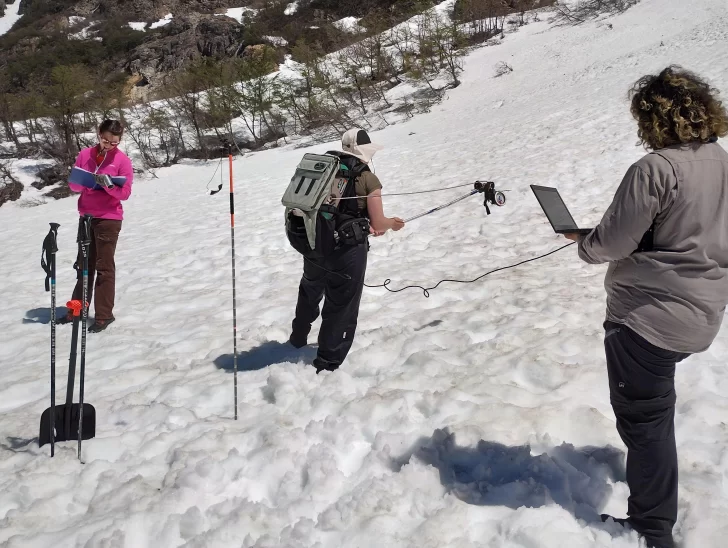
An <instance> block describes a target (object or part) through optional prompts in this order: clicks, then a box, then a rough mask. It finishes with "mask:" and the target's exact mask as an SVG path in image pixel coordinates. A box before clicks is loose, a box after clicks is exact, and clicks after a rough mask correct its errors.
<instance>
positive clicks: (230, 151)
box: [223, 139, 238, 420]
mask: <svg viewBox="0 0 728 548" xmlns="http://www.w3.org/2000/svg"><path fill="white" fill-rule="evenodd" d="M223 146H224V147H225V148H226V149H227V153H228V165H229V169H228V170H229V171H230V241H231V244H232V264H233V387H234V388H233V391H234V395H233V399H234V402H235V420H238V320H237V297H236V293H235V193H234V189H233V147H232V144H231V143H230V142H229V141H228V140H227V139H225V140H223Z"/></svg>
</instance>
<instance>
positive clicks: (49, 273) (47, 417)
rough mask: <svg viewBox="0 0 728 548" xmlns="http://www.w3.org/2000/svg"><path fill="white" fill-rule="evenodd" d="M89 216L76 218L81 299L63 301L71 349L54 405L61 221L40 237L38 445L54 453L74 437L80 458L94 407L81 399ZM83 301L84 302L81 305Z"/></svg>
mask: <svg viewBox="0 0 728 548" xmlns="http://www.w3.org/2000/svg"><path fill="white" fill-rule="evenodd" d="M91 219H92V217H91V216H90V215H84V216H82V217H81V218H80V219H79V222H78V235H77V238H76V242H77V243H78V249H79V257H81V258H82V261H81V262H82V264H81V265H78V264H75V265H74V267H75V268H77V269H78V268H79V267H80V268H81V269H82V283H83V291H82V300H81V301H78V300H71V301H69V302H68V303H66V306H67V307H68V309H69V311H70V312H71V313H72V315H73V330H72V334H71V353H70V356H69V360H68V384H67V385H66V403H65V404H63V405H56V252H57V251H58V229H59V228H60V226H61V225H59V224H58V223H50V225H51V228H50V231H49V232H48V235H47V236H46V237H45V240H43V255H42V257H41V266H42V267H43V270H44V271H45V272H46V280H45V290H46V291H50V292H51V406H50V407H49V408H48V409H46V410H45V411H44V412H43V414H42V415H41V418H40V434H39V436H38V446H39V447H42V446H43V445H45V444H47V443H50V444H51V457H53V456H54V455H55V443H56V442H57V441H69V440H74V439H78V459H79V460H81V442H82V440H89V439H91V438H93V437H95V436H96V409H94V407H93V406H92V405H91V404H88V403H84V401H83V396H84V393H83V391H84V380H85V376H86V331H87V330H86V327H87V320H88V303H87V295H88V257H89V250H90V247H91ZM84 303H85V306H84ZM79 323H80V324H81V356H80V358H81V359H80V370H79V396H78V397H79V403H73V389H74V383H75V377H76V349H77V347H78V331H79Z"/></svg>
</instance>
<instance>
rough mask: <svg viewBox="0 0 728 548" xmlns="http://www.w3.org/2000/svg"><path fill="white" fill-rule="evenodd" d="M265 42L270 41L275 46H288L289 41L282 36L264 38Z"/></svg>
mask: <svg viewBox="0 0 728 548" xmlns="http://www.w3.org/2000/svg"><path fill="white" fill-rule="evenodd" d="M263 39H264V40H268V41H269V42H270V43H271V44H273V45H274V46H287V45H288V40H286V39H285V38H283V37H282V36H263Z"/></svg>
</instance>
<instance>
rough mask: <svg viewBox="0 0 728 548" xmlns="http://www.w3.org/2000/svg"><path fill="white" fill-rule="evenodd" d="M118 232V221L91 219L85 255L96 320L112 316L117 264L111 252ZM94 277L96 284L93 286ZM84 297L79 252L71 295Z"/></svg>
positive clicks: (89, 297)
mask: <svg viewBox="0 0 728 548" xmlns="http://www.w3.org/2000/svg"><path fill="white" fill-rule="evenodd" d="M119 232H121V221H115V220H113V219H93V220H92V221H91V246H90V249H89V255H88V293H87V299H88V302H89V303H90V302H91V298H92V297H93V295H94V287H95V288H96V299H95V300H94V301H93V303H94V312H95V319H97V320H109V319H111V318H113V317H114V296H115V293H116V264H115V263H114V253H115V252H116V242H117V241H118V240H119ZM94 278H96V285H95V286H94ZM82 297H83V256H82V255H81V252H80V250H79V254H78V278H77V280H76V288H75V289H74V290H73V298H74V299H77V300H79V301H80V300H81V298H82Z"/></svg>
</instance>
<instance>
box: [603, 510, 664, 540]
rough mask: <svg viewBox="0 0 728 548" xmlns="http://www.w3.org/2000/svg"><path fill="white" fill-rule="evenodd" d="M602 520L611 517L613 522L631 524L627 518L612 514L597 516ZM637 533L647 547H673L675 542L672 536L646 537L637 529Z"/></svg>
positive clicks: (624, 524) (604, 520)
mask: <svg viewBox="0 0 728 548" xmlns="http://www.w3.org/2000/svg"><path fill="white" fill-rule="evenodd" d="M599 517H600V518H601V519H602V521H603V522H606V521H607V520H609V519H611V520H614V523H618V524H619V525H621V526H622V527H629V528H632V529H633V527H632V525H631V524H630V522H629V518H626V519H625V518H615V517H613V516H610V515H609V514H602V515H601V516H599ZM637 534H638V535H639V536H640V537H642V538H644V539H645V543H646V544H647V548H675V542H674V541H673V539H672V537H668V538H662V539H653V538H650V537H647V536H645V535H643V534H642V533H640V532H639V531H637Z"/></svg>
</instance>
